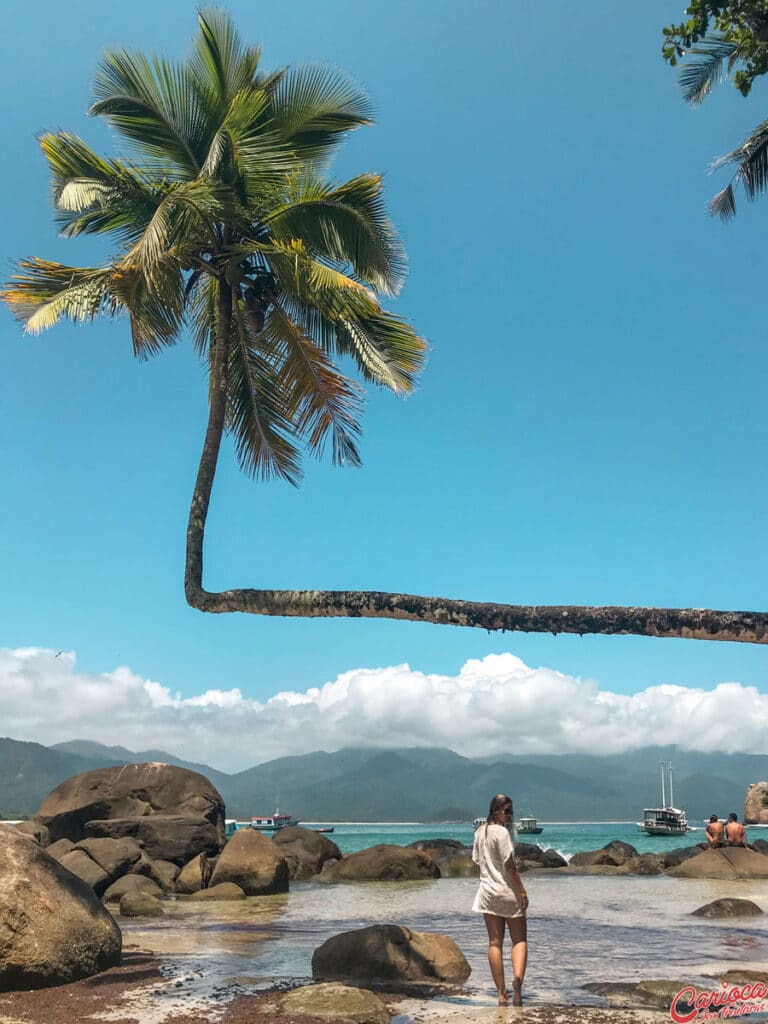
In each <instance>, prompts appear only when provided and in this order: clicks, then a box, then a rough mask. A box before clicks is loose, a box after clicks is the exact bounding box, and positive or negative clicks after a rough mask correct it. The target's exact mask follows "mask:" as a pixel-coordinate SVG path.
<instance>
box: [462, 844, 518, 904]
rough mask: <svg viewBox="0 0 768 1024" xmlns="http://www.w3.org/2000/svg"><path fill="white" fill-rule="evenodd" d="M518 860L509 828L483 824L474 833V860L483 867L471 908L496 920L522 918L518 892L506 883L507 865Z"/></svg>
mask: <svg viewBox="0 0 768 1024" xmlns="http://www.w3.org/2000/svg"><path fill="white" fill-rule="evenodd" d="M510 857H512V859H513V860H514V857H515V847H514V845H513V843H512V836H511V835H510V834H509V829H507V828H505V827H504V825H481V826H480V828H478V830H477V832H475V845H474V848H473V850H472V860H473V861H474V862H475V864H477V865H478V867H479V868H480V887H479V888H478V890H477V896H475V902H474V903H473V904H472V909H473V910H474V911H475V912H476V913H478V914H495V915H496V917H523V916H524V911H523V907H522V905H521V903H520V900H519V899H518V896H517V893H516V892H515V890H514V889H513V888H512V887H511V886H510V884H509V882H508V881H507V876H506V873H505V871H504V865H505V864H506V862H507V861H508V860H509V858H510Z"/></svg>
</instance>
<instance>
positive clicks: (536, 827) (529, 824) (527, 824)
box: [515, 818, 544, 836]
mask: <svg viewBox="0 0 768 1024" xmlns="http://www.w3.org/2000/svg"><path fill="white" fill-rule="evenodd" d="M515 829H516V831H517V834H518V835H519V836H540V835H541V833H542V832H543V831H544V829H543V827H542V826H541V825H540V824H539V823H538V821H537V820H536V819H535V818H521V819H520V821H518V822H516V823H515Z"/></svg>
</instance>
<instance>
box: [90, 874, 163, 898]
mask: <svg viewBox="0 0 768 1024" xmlns="http://www.w3.org/2000/svg"><path fill="white" fill-rule="evenodd" d="M127 892H131V893H135V892H140V893H145V894H146V895H147V896H155V897H157V896H162V893H163V890H162V889H161V888H160V886H159V885H158V884H157V882H156V881H155V880H154V879H152V878H147V877H146V875H123V877H122V878H118V880H117V881H116V882H113V883H112V885H110V886H109V888H108V889H107V891H106V892H105V893H104V897H103V899H104V902H105V903H119V902H120V901H121V900H122V898H123V896H125V894H126V893H127Z"/></svg>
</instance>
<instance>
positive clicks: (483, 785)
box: [0, 739, 768, 821]
mask: <svg viewBox="0 0 768 1024" xmlns="http://www.w3.org/2000/svg"><path fill="white" fill-rule="evenodd" d="M661 760H665V761H672V762H673V764H674V767H675V802H676V804H677V805H678V806H683V807H684V808H685V809H686V810H687V812H688V817H689V818H690V819H691V820H694V819H700V818H704V817H708V816H709V815H710V814H712V813H716V814H718V815H726V814H728V813H730V811H736V812H737V814H739V815H740V814H741V811H742V809H743V806H744V796H745V794H746V791H747V786H748V785H749V784H750V783H751V782H757V781H761V780H764V779H768V755H763V754H720V753H706V754H705V753H694V752H691V751H683V750H678V749H677V748H676V747H646V748H644V749H641V750H634V751H631V752H629V753H626V754H609V755H604V756H598V755H594V756H592V755H588V754H562V755H546V756H529V755H526V756H524V757H515V756H513V755H508V756H504V757H493V758H475V759H471V758H466V757H461V756H460V755H459V754H456V753H454V752H453V751H452V750H445V749H441V748H420V747H418V748H405V749H393V750H378V749H371V748H362V747H348V748H346V749H344V750H339V751H336V752H335V753H326V752H325V751H317V752H316V753H313V754H303V755H297V756H293V757H281V758H278V759H276V760H274V761H267V762H266V763H265V764H260V765H257V766H256V767H254V768H249V769H247V770H246V771H243V772H238V773H237V774H234V775H228V774H226V773H225V772H220V771H217V770H216V769H215V768H210V767H209V766H208V765H204V764H195V763H194V762H190V761H184V760H182V759H181V758H178V757H174V756H173V755H172V754H168V753H166V752H165V751H162V750H141V751H131V750H127V749H126V748H125V747H107V746H103V745H102V744H100V743H93V742H89V741H86V740H72V741H70V742H67V743H57V744H55V745H54V746H51V747H44V746H41V745H40V744H39V743H24V742H21V741H19V740H13V739H0V818H23V817H27V816H29V815H30V814H33V813H34V812H35V811H36V810H37V808H38V807H39V806H40V804H41V803H42V801H43V799H44V798H45V796H46V795H47V794H48V793H49V792H50V791H51V790H52V789H53V788H54V787H55V786H57V785H58V784H59V783H60V782H63V780H64V779H67V778H70V776H72V775H77V774H79V773H80V772H85V771H91V770H92V769H95V768H105V767H108V766H110V765H116V764H130V763H132V762H136V761H165V762H167V763H169V764H176V765H180V766H181V767H183V768H190V769H192V770H193V771H196V772H200V773H201V774H202V775H205V776H206V777H207V778H208V779H210V781H211V782H212V783H213V784H214V786H216V788H217V789H218V790H219V792H220V793H221V794H222V796H223V797H224V801H225V803H226V806H227V814H228V816H230V817H237V818H241V817H249V816H250V815H252V814H260V813H270V812H271V811H273V810H274V808H275V804H276V802H277V801H278V799H279V802H280V808H281V810H284V811H288V812H290V813H291V814H295V815H296V816H297V817H299V818H302V819H304V820H307V821H323V820H328V821H449V820H462V821H466V820H471V819H472V818H474V817H476V816H477V815H478V814H482V813H484V812H485V811H486V809H487V806H488V802H489V799H490V797H491V796H493V794H494V793H498V792H508V793H510V794H511V796H512V797H513V799H514V801H515V811H516V814H517V816H518V817H519V816H520V815H521V814H534V815H536V816H537V817H539V818H541V819H543V820H550V821H552V820H555V821H556V820H560V821H609V820H624V821H630V820H636V819H637V818H638V817H640V816H641V813H642V810H643V808H644V807H652V806H656V805H658V803H659V800H660V796H661V793H660V781H659V767H658V766H659V762H660V761H661Z"/></svg>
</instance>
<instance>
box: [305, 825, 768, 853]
mask: <svg viewBox="0 0 768 1024" xmlns="http://www.w3.org/2000/svg"><path fill="white" fill-rule="evenodd" d="M302 824H303V825H305V826H306V827H307V828H312V827H313V826H314V827H322V826H323V825H325V824H326V823H321V822H314V823H312V824H310V823H308V822H307V823H305V822H302ZM327 824H328V825H330V824H333V823H327ZM539 824H540V825H541V826H542V827H543V829H544V831H543V832H542V833H541V835H538V836H519V837H518V838H519V840H520V841H521V842H526V843H535V844H536V845H538V846H541V847H542V849H553V850H557V851H558V853H561V854H562V855H563V856H565V857H566V858H567V857H571V856H573V854H574V853H577V852H579V851H580V850H596V849H598V848H599V847H601V846H605V844H606V843H609V842H610V841H611V840H612V839H621V840H622V841H623V842H625V843H631V844H632V846H634V847H635V849H636V850H637V851H638V852H639V853H648V852H653V853H661V852H663V851H664V850H672V849H675V848H676V847H679V846H692V845H693V844H694V843H701V842H704V839H705V836H704V824H703V823H700V825H699V827H698V828H696V826H694V831H692V832H689V833H688V835H687V836H672V837H669V836H649V835H646V834H645V833H642V832H640V830H639V829H638V827H637V823H636V822H626V821H624V822H605V821H601V822H539ZM333 828H334V831H333V834H332V835H329V836H328V838H329V839H332V840H333V841H334V842H335V843H336V845H337V846H338V847H339V849H340V850H341V852H342V853H354V852H356V851H357V850H362V849H365V847H366V846H375V845H376V844H377V843H396V844H398V845H400V846H407V845H408V844H409V843H412V842H415V840H417V839H437V838H440V839H457V840H459V842H462V843H464V844H465V845H467V846H471V845H472V840H473V837H474V830H473V828H472V824H471V823H470V822H447V823H445V824H429V825H422V824H411V823H407V824H389V823H387V824H351V823H350V824H343V825H340V824H335V825H334V826H333ZM748 831H749V830H748ZM753 831H754V836H753V838H757V836H758V834H764V835H765V836H766V838H768V830H765V829H760V830H757V829H755V830H753Z"/></svg>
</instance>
